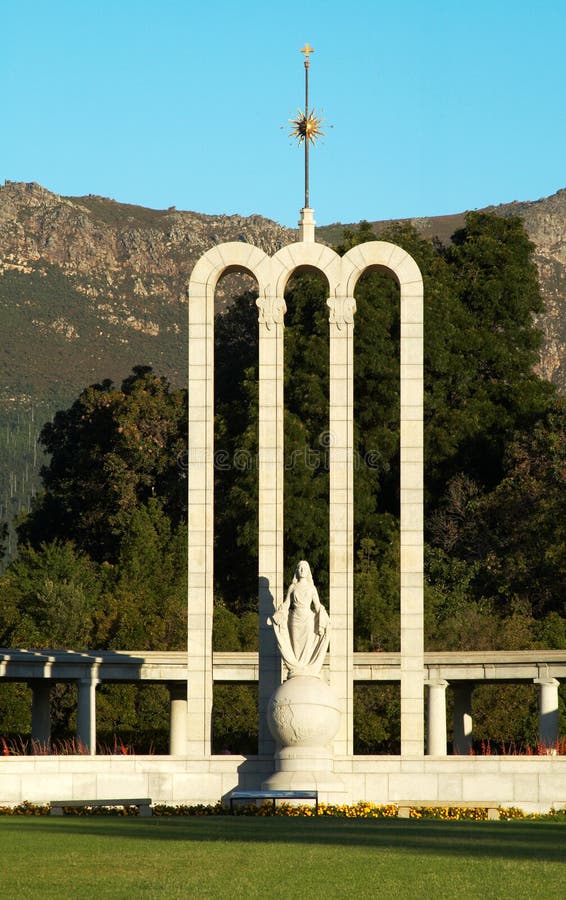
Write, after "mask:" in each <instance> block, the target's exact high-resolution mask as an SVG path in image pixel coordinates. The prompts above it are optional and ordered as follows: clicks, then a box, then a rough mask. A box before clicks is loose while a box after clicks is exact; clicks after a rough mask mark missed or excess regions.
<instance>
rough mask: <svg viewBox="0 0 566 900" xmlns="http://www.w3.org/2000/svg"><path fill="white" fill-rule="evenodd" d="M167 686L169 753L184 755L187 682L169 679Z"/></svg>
mask: <svg viewBox="0 0 566 900" xmlns="http://www.w3.org/2000/svg"><path fill="white" fill-rule="evenodd" d="M167 687H168V688H169V753H170V755H171V756H185V755H186V753H187V718H188V716H187V714H188V704H187V683H186V681H170V682H169V684H168V685H167Z"/></svg>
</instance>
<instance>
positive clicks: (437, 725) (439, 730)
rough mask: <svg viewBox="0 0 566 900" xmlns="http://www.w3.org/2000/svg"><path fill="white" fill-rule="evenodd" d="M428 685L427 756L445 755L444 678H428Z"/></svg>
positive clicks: (446, 683) (445, 684)
mask: <svg viewBox="0 0 566 900" xmlns="http://www.w3.org/2000/svg"><path fill="white" fill-rule="evenodd" d="M426 685H427V687H428V723H427V724H428V729H427V731H428V734H427V750H426V752H427V754H428V756H446V688H447V687H448V682H447V681H444V679H440V678H439V679H430V680H429V681H427V682H426Z"/></svg>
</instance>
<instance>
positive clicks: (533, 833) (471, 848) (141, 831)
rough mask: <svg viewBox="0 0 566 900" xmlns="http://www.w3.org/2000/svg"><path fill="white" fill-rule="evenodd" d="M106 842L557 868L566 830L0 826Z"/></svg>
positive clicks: (100, 821) (144, 823) (243, 821)
mask: <svg viewBox="0 0 566 900" xmlns="http://www.w3.org/2000/svg"><path fill="white" fill-rule="evenodd" d="M12 828H13V832H14V834H16V833H19V834H20V835H21V834H22V833H23V831H32V830H33V832H34V833H36V834H37V833H38V832H46V833H47V832H49V833H50V834H53V835H55V834H57V835H59V836H61V837H62V836H63V834H65V835H77V836H80V835H82V836H88V837H89V838H90V837H92V838H96V837H111V838H112V840H121V839H122V840H132V839H136V840H156V841H198V842H207V841H208V842H228V843H230V842H244V843H258V844H261V843H283V844H285V843H286V844H297V843H299V844H300V843H305V844H310V845H316V844H318V845H322V846H324V845H344V846H345V845H347V846H350V847H359V848H367V849H370V848H376V849H377V848H379V849H392V850H393V849H394V850H404V851H408V852H417V853H421V854H431V855H439V856H462V857H468V858H469V857H482V856H485V857H490V858H492V859H493V858H500V859H517V860H523V861H529V860H530V861H535V860H540V861H548V862H564V861H565V859H566V827H565V826H564V825H561V824H560V823H556V822H544V821H543V822H537V821H534V822H532V821H524V822H439V821H434V820H426V821H411V820H409V821H406V820H405V821H399V820H397V819H387V820H383V819H357V820H352V819H350V820H348V819H331V818H320V819H299V818H296V819H283V818H245V817H243V816H242V817H238V816H236V817H224V816H222V817H221V816H219V817H202V818H176V819H169V818H154V819H144V820H141V819H137V818H121V819H112V818H93V819H88V818H80V819H79V818H73V817H68V818H63V819H43V818H36V819H25V818H22V819H16V818H11V819H7V820H1V819H0V835H1V834H2V831H3V830H4V833H6V831H5V829H8V830H11V829H12Z"/></svg>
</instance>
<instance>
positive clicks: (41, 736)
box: [30, 678, 51, 747]
mask: <svg viewBox="0 0 566 900" xmlns="http://www.w3.org/2000/svg"><path fill="white" fill-rule="evenodd" d="M30 687H31V737H32V740H33V741H36V742H37V743H38V744H40V745H41V747H48V746H49V742H50V740H51V704H50V694H51V681H50V679H48V678H41V679H39V678H36V679H34V680H33V681H31V682H30Z"/></svg>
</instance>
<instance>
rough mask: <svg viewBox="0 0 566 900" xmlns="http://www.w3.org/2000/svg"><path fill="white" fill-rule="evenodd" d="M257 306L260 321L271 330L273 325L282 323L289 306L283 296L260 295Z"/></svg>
mask: <svg viewBox="0 0 566 900" xmlns="http://www.w3.org/2000/svg"><path fill="white" fill-rule="evenodd" d="M256 306H257V308H258V309H259V323H260V325H265V326H266V327H267V330H268V331H270V330H271V327H272V326H273V325H282V324H283V316H284V315H285V313H286V312H287V306H286V304H285V300H284V299H283V297H273V296H266V297H258V298H257V300H256Z"/></svg>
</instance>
